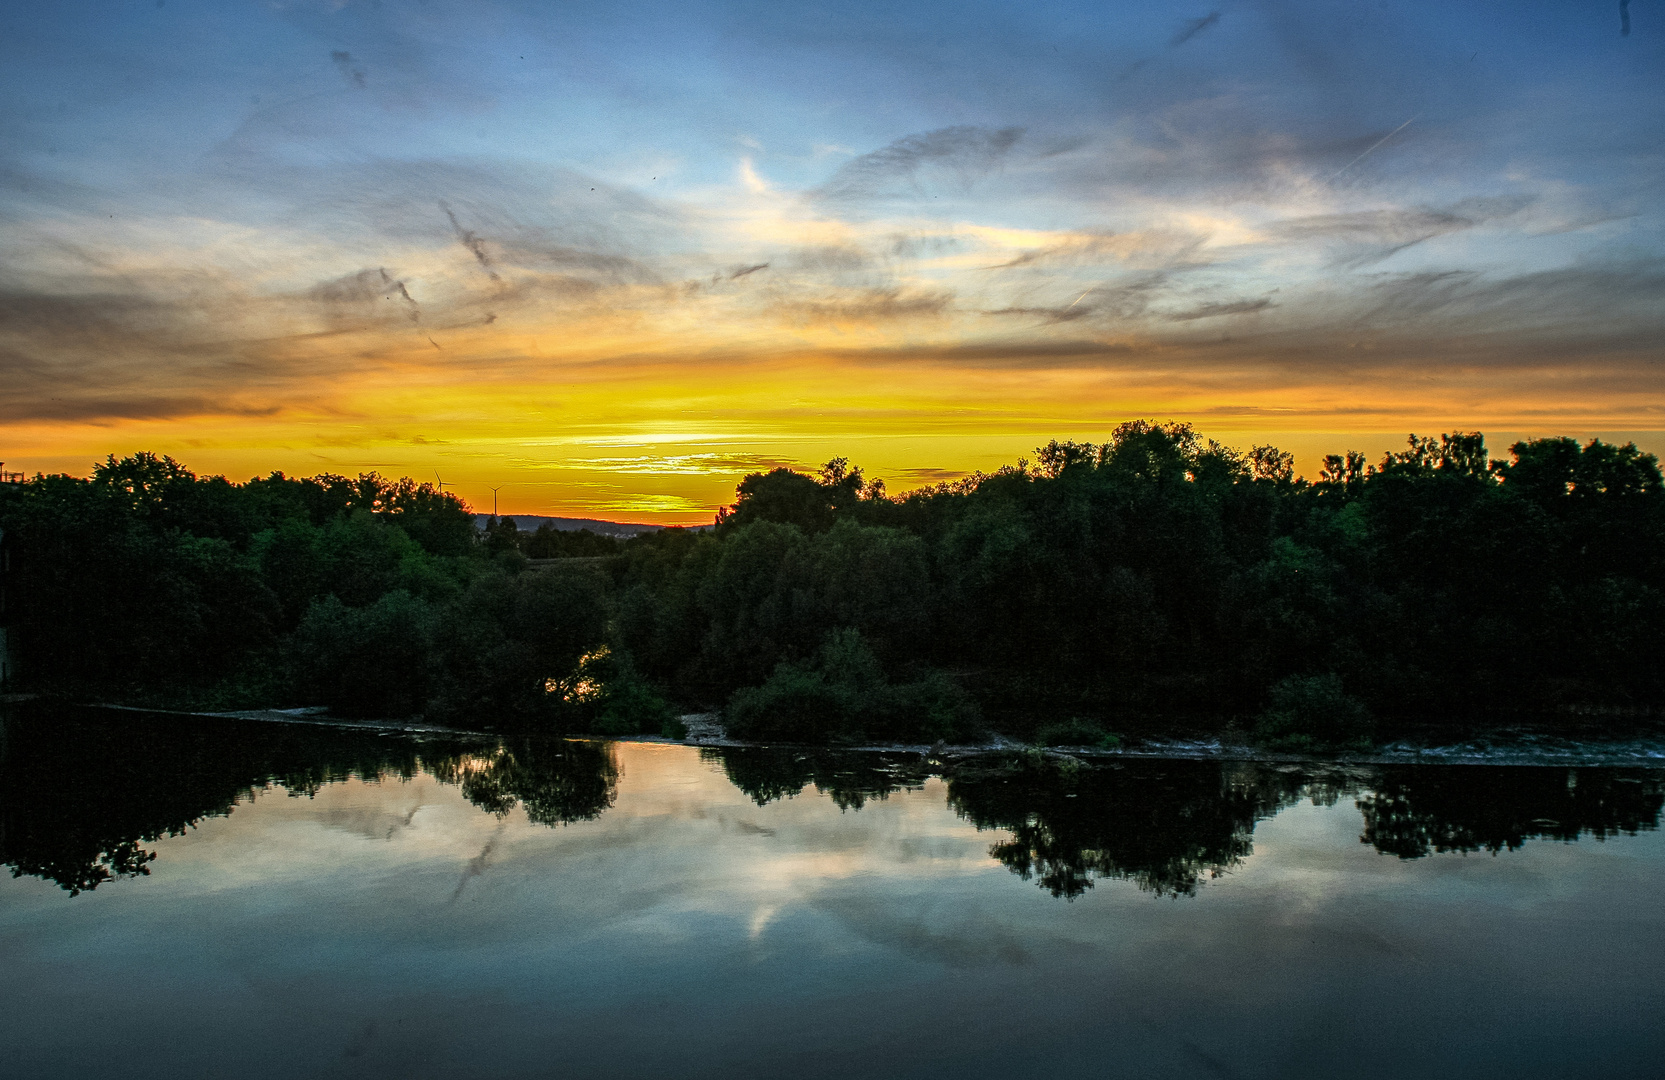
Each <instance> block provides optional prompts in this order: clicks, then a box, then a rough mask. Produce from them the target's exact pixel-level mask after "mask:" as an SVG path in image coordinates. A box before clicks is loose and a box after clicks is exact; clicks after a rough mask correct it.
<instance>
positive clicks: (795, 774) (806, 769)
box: [700, 746, 931, 810]
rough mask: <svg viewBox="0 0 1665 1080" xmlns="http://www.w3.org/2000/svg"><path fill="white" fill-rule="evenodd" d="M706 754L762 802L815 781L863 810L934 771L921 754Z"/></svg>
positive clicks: (782, 750) (750, 750) (774, 750)
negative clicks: (868, 804)
mask: <svg viewBox="0 0 1665 1080" xmlns="http://www.w3.org/2000/svg"><path fill="white" fill-rule="evenodd" d="M700 759H701V760H702V761H707V762H714V763H721V764H722V766H723V773H724V774H725V775H726V776H727V777H728V779H729V782H730V783H732V784H733V785H734V786H735V787H737V788H739V789H740V790H741V791H743V792H745V793H746V794H747V795H748V796H750V797H751V799H752V801H753V802H755V803H757V805H759V806H764V805H766V804H768V803H771V802H774V801H775V800H776V799H790V798H792V797H793V796H795V795H797V794H799V793H800V792H802V791H803V790H804V788H805V787H807V786H808V785H810V784H814V785H815V789H816V790H817V791H819V792H821V793H822V794H823V795H826V796H827V797H828V798H830V799H832V801H833V802H834V803H836V804H838V806H839V808H840V809H843V810H860V809H861V808H862V806H863V805H865V804H866V802H867V800H868V799H883V798H885V797H886V796H887V795H889V794H890V793H891V792H893V791H900V790H903V789H908V790H917V789H919V788H920V787H921V786H923V785H924V783H925V780H926V779H927V778H928V777H929V776H930V775H931V770H930V768H928V767H927V765H926V764H925V762H924V761H923V760H922V759H920V757H919V756H918V755H916V754H882V753H871V752H868V753H852V752H845V753H840V752H838V751H835V750H814V749H808V748H805V747H772V746H746V747H725V748H722V749H710V748H707V749H702V750H701V751H700Z"/></svg>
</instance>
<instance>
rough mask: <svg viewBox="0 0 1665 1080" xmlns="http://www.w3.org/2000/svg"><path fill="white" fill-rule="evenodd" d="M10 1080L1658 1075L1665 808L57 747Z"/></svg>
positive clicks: (1604, 778) (1530, 788)
mask: <svg viewBox="0 0 1665 1080" xmlns="http://www.w3.org/2000/svg"><path fill="white" fill-rule="evenodd" d="M4 733H5V740H4V744H3V750H0V753H3V758H0V761H3V765H0V826H3V830H4V831H3V833H0V861H4V862H5V863H6V864H7V865H8V866H9V867H10V868H11V869H12V870H13V872H14V874H15V875H16V876H15V877H13V876H8V877H5V878H0V970H3V972H4V977H3V978H0V1016H4V1017H5V1022H4V1032H5V1044H6V1061H7V1064H6V1068H5V1070H4V1071H5V1072H6V1074H7V1075H8V1076H20V1077H32V1076H62V1075H71V1074H75V1073H83V1074H87V1075H101V1076H158V1077H161V1076H168V1077H174V1076H223V1075H233V1074H235V1075H238V1076H245V1077H264V1076H282V1077H300V1076H336V1075H340V1076H354V1077H364V1076H373V1077H379V1076H390V1077H392V1076H399V1077H424V1076H436V1077H438V1076H445V1077H459V1076H462V1077H468V1076H481V1077H484V1076H492V1077H518V1076H648V1075H674V1076H707V1075H723V1076H733V1077H753V1076H757V1077H764V1076H781V1075H788V1074H790V1075H795V1076H809V1077H814V1076H859V1075H867V1076H953V1077H966V1076H1000V1077H1009V1076H1057V1075H1067V1074H1069V1073H1081V1074H1085V1075H1093V1076H1098V1075H1128V1076H1134V1075H1137V1076H1145V1077H1148V1076H1222V1077H1304V1076H1311V1077H1333V1076H1341V1075H1345V1076H1381V1077H1399V1076H1409V1075H1435V1076H1438V1075H1449V1076H1455V1075H1463V1076H1500V1077H1501V1076H1511V1077H1519V1076H1598V1075H1599V1076H1657V1075H1659V1068H1660V1066H1659V1060H1660V1058H1659V1054H1660V1050H1661V1040H1660V1037H1659V1035H1658V1032H1659V1031H1660V1030H1662V1029H1665V976H1662V974H1661V972H1662V971H1665V966H1662V961H1665V902H1662V900H1661V897H1662V896H1665V844H1662V842H1661V837H1660V834H1659V833H1658V832H1657V831H1656V827H1657V824H1658V820H1659V815H1660V808H1661V803H1662V800H1665V795H1662V791H1665V787H1662V784H1661V773H1660V772H1658V771H1652V770H1645V769H1616V768H1582V769H1567V768H1526V767H1481V766H1385V767H1376V768H1355V769H1325V768H1317V767H1304V768H1294V767H1289V766H1272V765H1266V764H1254V763H1220V762H1196V761H1162V760H1145V761H1129V762H1123V763H1120V766H1119V767H1106V768H1092V769H1080V770H1069V769H1065V770H1060V769H1058V768H1056V767H1053V766H1048V765H1040V766H1037V765H1035V764H1033V763H1028V762H1024V761H1022V760H1013V761H1005V762H981V763H974V764H967V765H962V766H960V767H958V768H953V769H946V770H945V769H943V768H941V767H939V766H936V765H932V764H929V763H926V762H923V761H921V760H920V759H918V758H917V757H911V756H895V757H885V756H882V755H867V756H844V757H840V756H837V755H827V754H811V753H806V752H803V751H793V750H772V751H765V750H731V751H722V752H715V751H701V750H699V749H695V748H692V747H684V746H672V745H653V744H628V743H625V744H608V743H591V742H568V741H562V740H545V741H532V740H518V741H517V740H507V741H501V742H500V741H496V740H468V739H442V738H424V739H416V738H410V737H402V736H378V735H375V734H370V733H365V732H359V731H335V730H332V729H322V728H307V727H300V726H293V727H290V726H283V725H262V724H253V723H246V724H245V723H205V722H197V721H181V720H177V719H161V718H151V717H114V718H111V717H99V716H96V715H93V714H69V713H62V712H54V711H46V710H35V711H33V712H31V713H29V714H27V715H14V716H12V717H11V718H10V719H9V720H8V721H7V723H6V725H5V729H4Z"/></svg>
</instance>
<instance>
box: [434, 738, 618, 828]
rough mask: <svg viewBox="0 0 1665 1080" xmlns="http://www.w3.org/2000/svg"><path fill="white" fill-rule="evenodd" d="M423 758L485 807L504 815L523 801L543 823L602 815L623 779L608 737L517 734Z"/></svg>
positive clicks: (436, 773) (530, 813)
mask: <svg viewBox="0 0 1665 1080" xmlns="http://www.w3.org/2000/svg"><path fill="white" fill-rule="evenodd" d="M422 764H423V765H424V766H426V767H427V769H428V771H429V772H431V773H432V774H433V775H434V777H435V778H437V779H438V780H440V781H441V782H443V783H447V784H456V785H457V786H458V787H460V788H461V789H462V793H463V796H464V797H465V798H466V799H468V801H469V802H471V803H473V804H474V805H475V806H478V807H479V808H480V809H482V810H485V811H487V812H489V813H493V814H496V815H497V816H498V817H503V816H505V815H507V814H508V813H509V811H511V810H513V809H514V808H515V806H516V804H519V805H521V806H524V807H525V808H526V816H527V818H529V819H530V820H532V821H533V822H535V823H537V824H539V825H566V824H569V823H571V822H574V821H589V820H591V819H593V818H598V817H600V816H601V814H602V812H603V811H605V810H606V809H608V808H609V807H611V806H612V805H613V799H614V797H615V796H616V794H617V789H618V782H619V767H618V762H617V760H616V759H615V758H614V756H613V744H612V743H605V742H568V741H565V740H559V741H552V740H538V739H515V740H512V741H505V742H502V743H499V744H498V745H497V746H495V747H492V748H490V749H488V750H483V751H481V752H479V753H472V754H461V755H455V756H450V757H434V756H428V755H424V756H423V759H422Z"/></svg>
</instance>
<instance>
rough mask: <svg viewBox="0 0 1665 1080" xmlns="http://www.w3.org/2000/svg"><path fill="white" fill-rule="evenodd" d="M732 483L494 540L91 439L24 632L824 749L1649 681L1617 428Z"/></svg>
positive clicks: (1644, 472) (149, 669)
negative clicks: (710, 510) (711, 502)
mask: <svg viewBox="0 0 1665 1080" xmlns="http://www.w3.org/2000/svg"><path fill="white" fill-rule="evenodd" d="M736 494H737V498H736V501H735V502H734V504H733V505H732V506H730V507H728V508H725V509H724V510H723V511H721V512H720V513H719V514H718V518H717V523H716V527H715V528H714V529H712V530H708V531H701V532H696V531H691V530H679V529H667V530H663V531H661V532H658V533H653V534H647V535H643V536H638V537H636V538H634V539H631V540H628V541H619V540H615V539H613V538H610V537H601V536H596V535H594V534H587V535H579V534H555V533H554V532H553V531H552V530H540V532H538V533H531V534H527V533H521V532H519V531H517V530H516V528H515V526H514V523H513V521H512V520H509V519H502V520H494V521H493V522H491V523H490V524H489V526H488V527H487V528H486V529H485V530H484V531H483V532H481V531H479V530H477V529H476V527H475V525H474V521H473V517H472V515H471V514H470V513H469V510H468V508H467V507H466V506H465V505H464V504H463V503H462V502H461V501H460V500H458V499H457V498H456V497H455V496H454V495H451V494H449V493H444V492H440V491H437V490H435V489H434V488H433V487H432V486H431V485H425V484H417V483H415V482H414V481H411V480H408V479H405V480H399V481H388V480H385V479H383V478H381V477H379V476H376V475H374V474H367V475H363V476H360V477H358V478H356V479H347V478H345V477H339V476H328V475H326V476H319V477H312V478H305V479H295V478H289V477H285V476H283V475H282V474H278V473H274V474H272V475H271V476H269V477H265V478H261V479H255V480H251V481H249V482H247V483H243V484H236V483H231V482H228V481H226V480H225V479H224V478H221V477H197V476H195V475H194V474H192V473H191V472H190V471H189V470H187V469H185V468H184V467H183V466H181V465H179V464H178V463H177V462H174V461H172V460H171V459H169V458H157V457H155V456H152V455H146V454H140V455H136V456H134V457H129V458H124V459H120V460H117V459H114V458H111V459H109V460H107V461H106V462H105V463H104V464H103V465H101V466H99V467H98V468H97V469H96V470H95V471H94V473H93V475H92V477H90V478H88V479H77V478H73V477H67V476H50V477H39V478H36V479H34V480H31V481H29V482H26V483H24V484H22V485H18V486H14V487H10V488H6V489H0V524H3V526H4V527H5V529H6V531H7V535H8V537H9V538H10V539H9V540H8V542H9V543H13V544H14V546H15V556H16V557H15V566H16V568H17V570H16V572H15V573H14V575H13V577H14V579H15V588H14V590H13V592H14V600H13V602H12V605H11V610H12V611H13V612H14V614H13V615H12V616H11V617H12V619H13V626H14V627H15V631H14V634H13V637H14V640H15V642H16V644H15V646H14V648H15V649H16V651H17V652H18V653H19V654H20V655H19V657H18V659H19V661H20V670H21V672H22V678H23V679H25V680H27V681H28V682H29V683H32V684H33V685H34V686H35V687H37V688H40V689H48V690H58V691H62V692H67V693H72V694H76V695H80V696H82V697H87V696H92V695H95V694H96V695H102V696H104V697H106V698H108V697H117V698H120V699H122V700H127V701H133V702H146V703H151V704H169V703H181V702H193V703H197V704H199V705H200V704H219V705H222V706H231V705H239V706H245V707H247V706H253V705H277V704H327V705H328V706H330V707H331V708H332V709H333V710H335V711H337V712H339V713H341V714H343V715H349V716H408V715H414V714H423V715H426V716H428V717H429V718H430V719H436V720H453V721H467V722H468V723H470V724H474V725H487V726H495V727H499V728H502V729H504V730H569V731H570V730H591V731H598V732H611V733H624V732H629V731H669V732H673V733H674V731H675V730H676V716H677V715H678V713H680V712H683V711H686V710H721V711H722V712H723V713H724V714H725V720H726V722H727V724H728V725H729V728H730V731H731V732H732V733H734V734H736V735H740V736H744V737H751V738H756V739H763V740H791V741H821V742H834V743H856V742H861V741H867V740H900V741H907V742H916V743H932V742H936V741H942V740H946V741H953V740H955V739H962V738H969V737H972V736H974V735H977V734H979V733H980V732H982V731H985V730H987V729H988V728H990V727H993V728H996V729H998V730H1001V731H1003V732H1006V733H1008V734H1014V735H1019V736H1023V737H1032V738H1038V739H1039V740H1040V741H1045V742H1072V743H1078V742H1095V741H1104V740H1107V739H1109V738H1111V736H1110V734H1109V732H1111V731H1117V730H1126V729H1130V728H1136V727H1138V726H1140V725H1148V724H1151V723H1157V722H1165V721H1166V720H1169V719H1172V718H1185V719H1186V720H1187V721H1188V722H1194V723H1205V724H1206V723H1215V724H1223V723H1226V722H1228V721H1233V720H1235V721H1237V722H1241V723H1243V724H1245V725H1248V726H1251V727H1252V728H1253V729H1254V730H1255V731H1256V732H1257V733H1258V736H1259V737H1260V738H1261V739H1262V740H1263V741H1264V742H1266V743H1268V744H1271V745H1276V746H1284V747H1291V748H1306V747H1315V746H1326V745H1327V746H1346V745H1354V744H1361V743H1362V742H1364V741H1367V740H1369V739H1370V738H1371V737H1372V736H1373V735H1374V734H1376V733H1377V732H1378V731H1379V730H1380V729H1379V726H1378V725H1380V724H1381V723H1382V722H1384V721H1389V722H1392V721H1395V720H1397V719H1399V718H1406V717H1416V718H1418V719H1420V720H1422V721H1428V720H1434V721H1438V720H1439V719H1440V718H1450V719H1451V720H1452V722H1458V721H1460V722H1461V723H1463V724H1465V725H1470V724H1473V723H1476V722H1485V721H1486V720H1487V719H1488V718H1503V717H1510V718H1512V717H1514V716H1518V715H1519V714H1521V713H1543V712H1551V713H1553V712H1557V711H1560V712H1567V711H1574V712H1577V711H1586V712H1587V711H1592V710H1596V711H1602V710H1605V711H1609V712H1612V711H1619V712H1629V713H1632V714H1637V713H1645V712H1647V711H1649V710H1652V709H1655V708H1657V707H1658V706H1660V705H1661V704H1665V681H1662V680H1665V669H1662V668H1661V666H1660V665H1659V664H1657V663H1656V662H1655V661H1654V657H1653V651H1654V643H1655V642H1656V641H1658V640H1659V638H1660V635H1661V631H1665V599H1662V598H1665V489H1662V482H1661V475H1660V469H1659V464H1658V461H1657V460H1656V459H1655V457H1654V456H1653V455H1650V454H1644V453H1642V452H1640V451H1639V450H1638V449H1637V448H1636V447H1635V446H1634V445H1632V444H1625V445H1622V446H1616V445H1612V444H1609V443H1605V442H1602V441H1600V440H1592V441H1590V442H1588V443H1585V444H1580V443H1579V442H1577V441H1575V440H1572V439H1568V438H1550V439H1538V440H1529V441H1523V442H1519V443H1516V444H1514V445H1513V446H1511V447H1510V448H1509V450H1508V457H1507V458H1504V459H1493V458H1491V457H1490V456H1489V454H1488V452H1487V448H1486V445H1485V442H1484V439H1483V438H1482V437H1481V436H1480V435H1479V434H1477V433H1451V434H1446V435H1444V436H1441V437H1439V438H1438V439H1434V438H1427V437H1418V436H1414V435H1413V436H1411V438H1410V439H1409V440H1408V444H1407V446H1406V448H1405V449H1404V450H1402V451H1399V452H1396V453H1392V454H1389V455H1387V456H1386V457H1385V458H1384V459H1383V460H1381V461H1380V462H1377V463H1375V464H1370V463H1368V462H1367V461H1366V460H1365V459H1364V457H1363V456H1362V455H1360V454H1357V453H1347V454H1341V455H1332V456H1330V457H1328V458H1326V459H1325V460H1324V462H1323V467H1322V470H1321V472H1320V474H1319V476H1318V478H1317V479H1315V480H1307V479H1305V478H1301V477H1297V476H1296V475H1295V474H1294V470H1293V459H1292V457H1291V455H1289V454H1287V453H1284V452H1282V451H1279V450H1278V449H1276V448H1275V447H1270V446H1257V447H1253V448H1251V449H1250V450H1249V451H1247V452H1239V451H1236V450H1233V449H1231V448H1228V447H1225V446H1222V445H1221V444H1219V443H1217V442H1214V441H1212V440H1209V439H1206V438H1204V437H1203V436H1202V435H1200V434H1199V433H1197V432H1196V431H1195V430H1194V429H1193V428H1192V427H1190V426H1189V425H1186V424H1174V423H1155V422H1151V421H1133V422H1130V423H1126V424H1122V425H1120V426H1119V427H1117V428H1115V429H1114V431H1112V432H1111V434H1110V436H1109V438H1108V439H1107V440H1106V441H1105V442H1103V443H1077V442H1057V441H1055V442H1051V443H1048V444H1047V445H1046V446H1044V447H1041V448H1039V450H1038V451H1037V452H1036V456H1035V459H1034V460H1033V461H1024V462H1019V463H1018V464H1016V465H1013V466H1008V467H1005V468H1002V469H1000V470H998V471H996V472H995V473H992V474H981V473H979V474H975V475H972V476H969V477H966V478H965V479H962V480H959V481H955V482H951V483H944V484H939V485H936V486H935V487H931V488H927V489H923V490H920V491H914V492H909V493H905V494H901V495H894V496H893V495H890V494H888V493H887V491H886V490H885V488H884V485H883V484H882V482H878V481H871V482H870V481H868V480H867V479H866V478H865V477H864V476H863V473H862V470H861V469H859V468H856V467H852V466H851V465H850V464H849V463H848V462H847V461H845V460H843V459H836V460H834V461H832V462H829V463H828V464H827V465H826V466H825V467H823V468H822V469H821V470H820V471H819V473H818V474H815V475H811V474H807V473H803V472H797V471H793V470H789V469H784V468H781V469H775V470H773V471H770V472H766V473H754V474H752V475H750V476H747V477H746V478H745V479H744V480H743V481H742V482H741V484H740V485H739V488H738V490H737V493H736ZM528 556H531V557H532V558H535V559H537V560H538V562H537V563H536V564H532V563H529V562H528Z"/></svg>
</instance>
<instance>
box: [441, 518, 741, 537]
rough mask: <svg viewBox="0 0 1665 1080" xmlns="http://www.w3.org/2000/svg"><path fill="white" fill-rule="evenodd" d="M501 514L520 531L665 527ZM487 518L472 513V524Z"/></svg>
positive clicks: (624, 532) (623, 533) (631, 531)
mask: <svg viewBox="0 0 1665 1080" xmlns="http://www.w3.org/2000/svg"><path fill="white" fill-rule="evenodd" d="M502 516H503V517H506V518H513V519H514V523H515V528H517V529H519V530H520V531H521V532H536V531H537V528H538V526H539V525H545V524H547V525H548V526H549V527H550V528H552V529H560V530H562V531H564V532H577V531H578V530H579V529H588V530H590V531H591V532H593V533H595V534H597V535H598V536H618V537H630V536H635V535H637V534H638V533H647V532H658V531H659V530H660V529H663V528H665V526H663V525H647V524H643V523H641V522H633V521H602V520H600V519H598V518H566V517H541V516H539V515H537V514H504V515H502ZM489 520H491V515H490V514H475V515H474V524H475V526H476V527H477V528H481V529H484V528H485V527H486V522H487V521H489ZM688 527H689V528H692V529H695V530H703V529H709V528H711V526H710V525H693V526H688Z"/></svg>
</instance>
